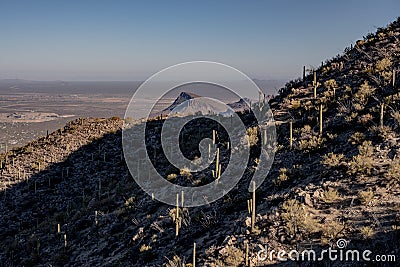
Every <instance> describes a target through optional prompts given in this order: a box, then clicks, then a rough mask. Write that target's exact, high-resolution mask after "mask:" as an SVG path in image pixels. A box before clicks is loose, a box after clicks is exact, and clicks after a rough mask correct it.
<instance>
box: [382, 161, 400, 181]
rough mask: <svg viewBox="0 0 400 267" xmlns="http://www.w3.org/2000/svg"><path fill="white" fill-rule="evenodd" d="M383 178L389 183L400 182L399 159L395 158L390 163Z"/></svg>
mask: <svg viewBox="0 0 400 267" xmlns="http://www.w3.org/2000/svg"><path fill="white" fill-rule="evenodd" d="M385 177H386V178H387V179H389V180H390V181H394V182H400V158H396V159H394V160H393V161H392V162H391V164H390V165H389V169H388V171H387V172H386V173H385Z"/></svg>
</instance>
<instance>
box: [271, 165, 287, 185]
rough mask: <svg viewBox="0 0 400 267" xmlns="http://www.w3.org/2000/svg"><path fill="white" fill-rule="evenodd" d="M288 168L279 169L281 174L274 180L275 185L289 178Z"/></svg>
mask: <svg viewBox="0 0 400 267" xmlns="http://www.w3.org/2000/svg"><path fill="white" fill-rule="evenodd" d="M287 172H288V170H287V169H286V168H281V169H280V170H279V176H278V177H277V178H276V179H275V180H274V181H273V183H274V185H276V186H281V185H282V184H283V183H284V182H286V181H288V180H289V176H288V175H287Z"/></svg>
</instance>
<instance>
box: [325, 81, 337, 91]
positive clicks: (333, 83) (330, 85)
mask: <svg viewBox="0 0 400 267" xmlns="http://www.w3.org/2000/svg"><path fill="white" fill-rule="evenodd" d="M324 85H325V87H326V89H328V90H333V89H334V88H337V87H338V85H337V83H336V81H335V79H329V80H327V81H326V82H325V83H324Z"/></svg>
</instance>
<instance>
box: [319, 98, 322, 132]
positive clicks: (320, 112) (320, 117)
mask: <svg viewBox="0 0 400 267" xmlns="http://www.w3.org/2000/svg"><path fill="white" fill-rule="evenodd" d="M319 134H320V135H322V104H321V105H320V106H319Z"/></svg>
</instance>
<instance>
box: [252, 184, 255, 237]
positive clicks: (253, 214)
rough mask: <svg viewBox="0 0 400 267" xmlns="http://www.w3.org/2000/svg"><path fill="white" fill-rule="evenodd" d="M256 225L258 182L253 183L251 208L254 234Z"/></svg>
mask: <svg viewBox="0 0 400 267" xmlns="http://www.w3.org/2000/svg"><path fill="white" fill-rule="evenodd" d="M255 223H256V182H255V181H253V199H252V207H251V232H252V233H254V229H255V228H254V225H255Z"/></svg>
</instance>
